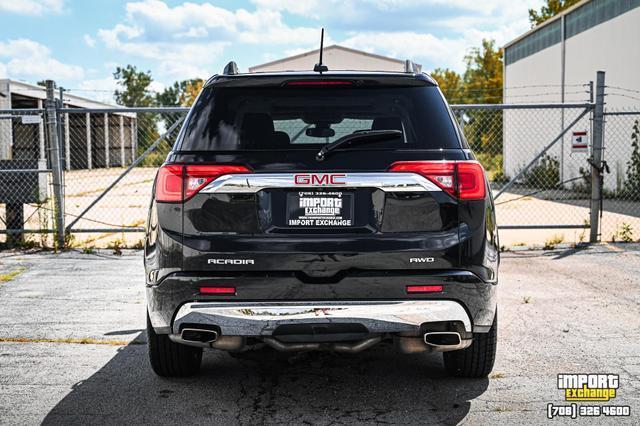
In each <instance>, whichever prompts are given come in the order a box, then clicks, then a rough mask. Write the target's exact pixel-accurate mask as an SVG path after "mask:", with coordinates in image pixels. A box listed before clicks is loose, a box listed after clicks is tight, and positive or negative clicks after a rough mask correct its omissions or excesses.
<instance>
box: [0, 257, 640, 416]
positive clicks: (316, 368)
mask: <svg viewBox="0 0 640 426" xmlns="http://www.w3.org/2000/svg"><path fill="white" fill-rule="evenodd" d="M143 277H144V274H143V270H142V255H141V253H140V252H133V251H131V252H129V251H125V252H124V253H123V255H122V256H116V255H113V254H112V253H110V252H108V251H101V252H98V253H91V254H84V253H80V252H65V253H62V254H53V253H32V254H25V253H9V252H7V253H0V424H21V425H22V424H38V423H45V424H123V423H127V424H130V423H133V424H138V423H145V424H146V423H153V424H173V423H181V424H189V423H221V424H222V423H224V424H262V423H288V424H303V423H310V424H321V425H325V424H326V425H328V424H365V423H366V424H375V423H394V424H395V423H402V424H438V423H439V424H456V423H463V424H496V423H504V424H518V423H526V424H546V423H548V422H549V421H548V420H547V418H546V414H547V404H548V403H555V404H562V403H564V401H563V393H562V391H561V390H559V389H557V387H556V377H557V374H562V373H585V374H586V373H611V374H618V375H619V377H620V388H619V389H618V393H617V396H616V398H615V399H614V400H612V401H611V402H610V403H609V404H614V405H629V406H630V407H631V416H630V417H624V418H606V417H600V418H598V419H597V420H596V421H598V422H609V423H614V422H615V423H626V424H638V423H639V421H640V315H639V313H640V246H639V245H602V246H594V247H591V248H585V249H564V250H558V251H547V252H542V251H519V252H510V253H504V254H503V257H502V266H501V270H500V290H499V315H500V322H499V324H500V327H499V343H498V357H497V361H496V365H495V368H494V371H493V374H492V375H491V377H490V378H489V379H480V380H468V379H452V378H450V377H447V375H446V373H445V371H444V369H443V366H442V358H441V355H439V354H428V355H425V354H415V355H411V356H408V355H400V354H397V353H395V352H394V350H393V348H392V346H391V345H386V344H383V345H379V346H376V347H374V348H372V349H370V350H367V351H365V352H362V353H360V354H356V355H345V354H333V353H327V352H307V353H300V354H283V353H277V352H275V351H273V350H271V349H261V350H257V351H251V352H246V353H241V354H235V355H230V354H228V353H222V352H215V351H208V352H206V353H205V357H204V362H203V368H202V371H201V373H200V374H199V375H198V376H195V377H191V378H186V379H163V378H159V377H157V376H155V375H154V374H153V372H152V371H151V369H150V367H149V365H148V360H147V348H146V338H145V334H144V332H143V328H144V324H145V303H144V288H143ZM601 405H603V404H601ZM604 405H606V404H604ZM585 420H587V421H590V422H593V421H594V420H588V419H584V418H582V419H576V420H572V419H554V422H555V423H558V422H566V423H567V424H575V423H584V422H585Z"/></svg>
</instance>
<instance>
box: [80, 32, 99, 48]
mask: <svg viewBox="0 0 640 426" xmlns="http://www.w3.org/2000/svg"><path fill="white" fill-rule="evenodd" d="M83 39H84V43H85V44H86V45H87V46H89V47H95V45H96V39H95V38H93V37H91V36H90V35H89V34H85V35H84V37H83Z"/></svg>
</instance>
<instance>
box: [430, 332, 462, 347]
mask: <svg viewBox="0 0 640 426" xmlns="http://www.w3.org/2000/svg"><path fill="white" fill-rule="evenodd" d="M424 343H426V344H427V345H429V346H434V347H436V348H452V347H458V346H460V345H461V344H462V338H461V337H460V333H456V332H452V331H433V332H430V333H425V335H424Z"/></svg>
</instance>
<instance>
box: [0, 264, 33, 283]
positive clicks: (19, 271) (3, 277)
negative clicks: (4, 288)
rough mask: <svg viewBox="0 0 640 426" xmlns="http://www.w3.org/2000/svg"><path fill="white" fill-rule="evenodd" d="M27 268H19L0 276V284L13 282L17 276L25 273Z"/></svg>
mask: <svg viewBox="0 0 640 426" xmlns="http://www.w3.org/2000/svg"><path fill="white" fill-rule="evenodd" d="M26 270H27V268H25V267H24V266H21V267H19V268H18V269H15V270H13V271H11V272H7V273H6V274H0V283H8V282H9V281H12V280H14V279H15V278H16V277H17V276H18V275H20V274H22V273H23V272H24V271H26Z"/></svg>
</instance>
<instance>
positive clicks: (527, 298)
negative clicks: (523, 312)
mask: <svg viewBox="0 0 640 426" xmlns="http://www.w3.org/2000/svg"><path fill="white" fill-rule="evenodd" d="M529 303H531V296H524V297H523V298H522V304H523V305H528V304H529Z"/></svg>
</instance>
